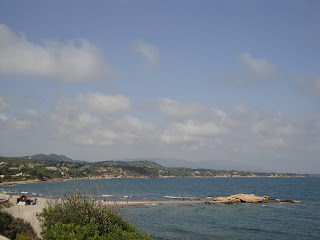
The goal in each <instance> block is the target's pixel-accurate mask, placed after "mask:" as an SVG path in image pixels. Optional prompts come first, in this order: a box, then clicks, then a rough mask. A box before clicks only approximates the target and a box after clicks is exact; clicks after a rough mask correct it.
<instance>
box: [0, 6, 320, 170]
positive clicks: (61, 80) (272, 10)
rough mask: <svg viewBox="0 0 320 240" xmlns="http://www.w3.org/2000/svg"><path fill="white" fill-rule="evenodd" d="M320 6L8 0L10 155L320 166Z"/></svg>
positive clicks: (1, 97)
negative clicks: (41, 154)
mask: <svg viewBox="0 0 320 240" xmlns="http://www.w3.org/2000/svg"><path fill="white" fill-rule="evenodd" d="M319 10H320V3H319V2H318V1H131V0H123V1H90V2H89V1H22V2H21V1H4V2H2V3H1V7H0V24H1V25H0V155H3V156H22V155H32V154H36V153H40V152H41V153H57V154H64V155H66V156H69V157H71V158H74V159H82V160H89V161H99V160H108V159H121V158H128V157H165V158H179V159H186V160H189V161H193V162H200V161H204V160H206V161H211V162H212V166H214V163H215V162H216V161H225V162H233V163H235V164H236V165H237V166H238V165H241V164H243V166H248V168H250V167H251V168H252V169H261V170H277V171H293V172H316V173H319V172H320V163H319V162H320V161H319V159H318V156H319V153H320V118H319V117H320V114H319V110H320V109H319V101H320V70H319V69H320V66H319V65H320V47H319V42H320V16H319V14H318V13H319Z"/></svg>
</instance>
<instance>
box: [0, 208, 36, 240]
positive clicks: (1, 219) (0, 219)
mask: <svg viewBox="0 0 320 240" xmlns="http://www.w3.org/2000/svg"><path fill="white" fill-rule="evenodd" d="M0 234H1V235H3V236H5V237H7V238H9V239H12V240H13V239H18V240H33V239H37V234H36V233H35V231H34V230H33V228H32V226H31V225H30V223H28V222H26V221H24V220H23V219H21V218H14V217H13V216H12V215H11V214H9V213H6V212H3V211H0Z"/></svg>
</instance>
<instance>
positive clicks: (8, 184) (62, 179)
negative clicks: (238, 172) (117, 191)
mask: <svg viewBox="0 0 320 240" xmlns="http://www.w3.org/2000/svg"><path fill="white" fill-rule="evenodd" d="M162 178H305V176H292V177H291V176H262V177H260V176H237V177H234V176H233V177H226V176H212V177H202V176H188V177H176V176H162V177H155V178H152V179H162ZM98 179H151V178H148V177H125V178H124V177H83V178H70V179H67V178H53V179H48V180H46V181H42V180H39V179H30V180H21V181H12V182H0V186H14V185H17V184H27V183H35V182H63V181H70V180H98Z"/></svg>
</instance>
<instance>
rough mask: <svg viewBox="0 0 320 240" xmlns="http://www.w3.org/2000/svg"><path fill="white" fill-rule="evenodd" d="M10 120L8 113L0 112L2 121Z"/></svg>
mask: <svg viewBox="0 0 320 240" xmlns="http://www.w3.org/2000/svg"><path fill="white" fill-rule="evenodd" d="M8 120H9V118H8V116H7V115H6V114H4V113H0V121H2V122H6V121H8Z"/></svg>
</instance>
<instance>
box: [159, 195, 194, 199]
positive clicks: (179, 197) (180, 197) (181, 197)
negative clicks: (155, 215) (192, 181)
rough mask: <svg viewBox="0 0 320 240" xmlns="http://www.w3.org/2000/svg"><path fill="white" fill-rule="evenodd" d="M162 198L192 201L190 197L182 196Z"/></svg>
mask: <svg viewBox="0 0 320 240" xmlns="http://www.w3.org/2000/svg"><path fill="white" fill-rule="evenodd" d="M163 197H164V198H169V199H192V197H183V196H163Z"/></svg>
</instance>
